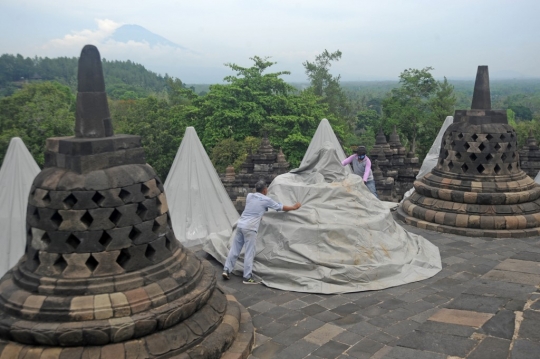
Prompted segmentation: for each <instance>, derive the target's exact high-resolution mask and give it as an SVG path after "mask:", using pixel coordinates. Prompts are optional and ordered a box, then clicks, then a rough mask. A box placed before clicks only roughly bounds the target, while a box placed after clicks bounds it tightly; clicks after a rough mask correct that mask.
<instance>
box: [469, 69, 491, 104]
mask: <svg viewBox="0 0 540 359" xmlns="http://www.w3.org/2000/svg"><path fill="white" fill-rule="evenodd" d="M471 109H472V110H491V93H490V90H489V71H488V67H487V66H478V71H477V72H476V81H475V83H474V93H473V99H472V105H471Z"/></svg>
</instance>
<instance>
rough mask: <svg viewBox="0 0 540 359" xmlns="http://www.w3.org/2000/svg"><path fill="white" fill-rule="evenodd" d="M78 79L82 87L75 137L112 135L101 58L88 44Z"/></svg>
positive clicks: (81, 58)
mask: <svg viewBox="0 0 540 359" xmlns="http://www.w3.org/2000/svg"><path fill="white" fill-rule="evenodd" d="M77 79H78V82H79V84H78V88H77V90H78V93H77V109H76V115H75V118H76V120H75V136H76V137H90V138H97V137H110V136H113V135H114V133H113V128H112V123H111V115H110V113H109V105H108V103H107V93H106V92H105V79H104V77H103V68H102V66H101V56H100V54H99V51H98V49H97V47H95V46H94V45H86V46H85V47H84V48H83V49H82V51H81V57H80V58H79V69H78V75H77Z"/></svg>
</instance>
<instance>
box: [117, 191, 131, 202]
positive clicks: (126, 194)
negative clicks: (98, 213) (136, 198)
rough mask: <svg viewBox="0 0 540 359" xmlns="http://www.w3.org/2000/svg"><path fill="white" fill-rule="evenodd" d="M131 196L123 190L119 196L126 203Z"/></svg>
mask: <svg viewBox="0 0 540 359" xmlns="http://www.w3.org/2000/svg"><path fill="white" fill-rule="evenodd" d="M130 195H131V193H129V192H128V191H126V190H125V189H123V188H122V189H121V190H120V193H119V194H118V197H120V199H121V200H122V201H124V202H125V201H126V200H127V199H128V197H129V196H130Z"/></svg>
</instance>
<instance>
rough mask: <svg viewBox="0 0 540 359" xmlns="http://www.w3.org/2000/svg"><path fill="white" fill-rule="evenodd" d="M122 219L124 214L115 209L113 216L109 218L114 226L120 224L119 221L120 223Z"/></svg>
mask: <svg viewBox="0 0 540 359" xmlns="http://www.w3.org/2000/svg"><path fill="white" fill-rule="evenodd" d="M120 218H122V213H120V211H118V210H117V209H116V208H115V209H114V211H112V213H111V215H110V216H109V220H110V221H111V222H112V223H114V224H118V221H120Z"/></svg>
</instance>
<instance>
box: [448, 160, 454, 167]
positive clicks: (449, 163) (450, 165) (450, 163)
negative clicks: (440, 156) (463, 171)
mask: <svg viewBox="0 0 540 359" xmlns="http://www.w3.org/2000/svg"><path fill="white" fill-rule="evenodd" d="M448 168H450V169H452V168H454V164H453V163H452V161H450V162H448Z"/></svg>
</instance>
